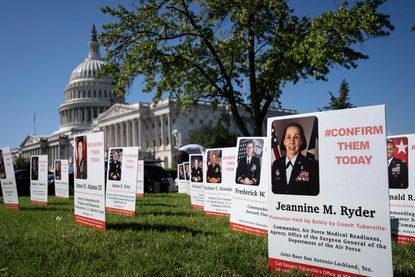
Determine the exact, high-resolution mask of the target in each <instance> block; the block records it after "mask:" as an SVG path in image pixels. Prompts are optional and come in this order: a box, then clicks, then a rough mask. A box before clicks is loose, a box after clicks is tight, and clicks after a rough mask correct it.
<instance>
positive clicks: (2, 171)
mask: <svg viewBox="0 0 415 277" xmlns="http://www.w3.org/2000/svg"><path fill="white" fill-rule="evenodd" d="M0 179H6V166H5V165H4V159H3V150H0Z"/></svg>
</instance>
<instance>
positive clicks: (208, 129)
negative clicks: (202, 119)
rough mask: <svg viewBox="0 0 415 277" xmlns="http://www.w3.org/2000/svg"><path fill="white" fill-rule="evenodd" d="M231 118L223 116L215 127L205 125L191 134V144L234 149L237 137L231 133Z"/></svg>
mask: <svg viewBox="0 0 415 277" xmlns="http://www.w3.org/2000/svg"><path fill="white" fill-rule="evenodd" d="M229 127H230V117H229V116H228V115H226V114H222V116H221V119H220V120H219V121H218V123H217V124H216V125H215V126H210V125H208V124H205V125H203V126H201V127H200V128H197V129H195V130H193V131H191V132H190V134H189V141H190V143H196V144H200V145H202V146H204V147H205V148H219V147H234V146H236V140H237V137H238V136H237V135H236V134H233V133H231V132H229Z"/></svg>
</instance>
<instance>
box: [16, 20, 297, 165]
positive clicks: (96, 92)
mask: <svg viewBox="0 0 415 277" xmlns="http://www.w3.org/2000/svg"><path fill="white" fill-rule="evenodd" d="M91 33H92V35H91V41H90V42H89V43H88V49H89V51H88V56H87V58H86V59H85V60H84V61H83V62H82V63H81V64H79V65H78V66H77V67H76V68H75V69H74V70H73V71H72V75H71V78H70V80H69V83H68V84H67V85H66V87H65V90H64V101H63V103H62V104H61V105H60V106H59V108H58V110H59V118H60V121H59V130H57V131H55V132H53V133H52V134H50V135H47V136H42V135H33V134H29V135H28V136H27V137H26V138H25V139H24V141H23V142H22V143H21V145H20V148H18V149H15V150H14V153H15V154H17V155H20V156H21V157H23V158H30V156H32V155H46V154H47V155H48V160H49V167H53V161H54V160H55V159H68V160H69V163H72V162H73V158H72V157H73V144H74V143H73V139H74V137H75V136H77V135H79V134H83V133H88V132H97V131H103V132H104V138H105V149H106V150H108V149H109V148H110V147H121V146H138V147H139V150H140V151H139V156H140V158H145V157H150V158H152V159H159V160H161V161H163V163H162V165H163V166H164V167H170V166H172V162H173V161H174V160H175V159H176V157H177V155H178V154H179V153H180V151H179V150H178V149H179V148H180V147H181V146H182V145H185V144H189V143H191V142H190V141H189V134H190V132H191V131H192V130H194V129H197V128H200V127H202V126H203V125H206V124H208V125H209V126H214V125H215V124H216V123H217V122H218V120H219V119H220V117H221V114H222V113H227V114H229V115H231V116H232V114H231V112H230V110H229V109H228V108H227V107H226V106H225V105H222V106H219V107H218V108H217V110H216V111H215V112H214V113H212V109H211V107H210V103H208V102H203V101H200V102H199V103H198V104H197V105H194V106H193V107H192V108H191V111H190V112H188V113H185V114H184V113H183V112H181V111H180V109H178V108H177V106H176V103H175V100H173V99H171V98H167V99H163V100H161V101H159V102H157V103H146V102H138V103H135V104H127V103H125V102H124V100H123V99H122V101H121V103H116V101H115V99H114V98H113V96H112V93H111V92H112V88H113V86H112V79H111V78H100V79H96V76H97V74H98V72H99V71H100V70H101V68H102V66H103V65H104V64H105V62H104V61H103V59H102V58H101V56H100V52H99V47H100V44H99V42H98V39H97V33H96V30H95V26H93V28H92V31H91ZM293 113H295V111H293V110H286V109H276V110H272V111H270V112H269V115H268V116H278V115H287V114H293ZM246 121H247V122H248V127H249V126H252V125H249V122H250V121H251V120H249V119H248V118H246ZM229 131H231V132H234V133H239V130H238V128H237V126H236V124H235V123H233V121H232V120H231V126H230V129H229ZM106 152H107V151H106Z"/></svg>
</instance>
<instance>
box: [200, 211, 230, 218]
mask: <svg viewBox="0 0 415 277" xmlns="http://www.w3.org/2000/svg"><path fill="white" fill-rule="evenodd" d="M203 214H205V215H214V216H227V217H229V214H227V213H219V212H208V211H203Z"/></svg>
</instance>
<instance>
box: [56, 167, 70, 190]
mask: <svg viewBox="0 0 415 277" xmlns="http://www.w3.org/2000/svg"><path fill="white" fill-rule="evenodd" d="M54 164H55V196H57V197H62V198H69V162H68V160H55V163H54Z"/></svg>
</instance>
